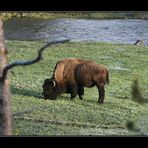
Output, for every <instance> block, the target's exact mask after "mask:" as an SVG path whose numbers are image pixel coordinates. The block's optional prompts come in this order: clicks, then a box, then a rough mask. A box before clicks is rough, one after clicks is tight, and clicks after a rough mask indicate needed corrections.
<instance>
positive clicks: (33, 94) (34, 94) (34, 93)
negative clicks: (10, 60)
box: [11, 86, 43, 99]
mask: <svg viewBox="0 0 148 148" xmlns="http://www.w3.org/2000/svg"><path fill="white" fill-rule="evenodd" d="M11 93H12V94H18V95H23V96H31V97H35V98H39V99H42V98H43V96H42V93H41V92H37V91H33V90H29V89H28V90H27V89H23V88H17V87H14V86H11Z"/></svg>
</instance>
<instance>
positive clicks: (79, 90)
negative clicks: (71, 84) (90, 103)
mask: <svg viewBox="0 0 148 148" xmlns="http://www.w3.org/2000/svg"><path fill="white" fill-rule="evenodd" d="M78 95H79V99H80V100H83V97H82V96H83V95H84V87H83V86H78Z"/></svg>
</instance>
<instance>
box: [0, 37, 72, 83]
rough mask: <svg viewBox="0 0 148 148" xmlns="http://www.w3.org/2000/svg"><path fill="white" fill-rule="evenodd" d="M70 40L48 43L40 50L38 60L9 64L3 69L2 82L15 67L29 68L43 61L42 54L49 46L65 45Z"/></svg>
mask: <svg viewBox="0 0 148 148" xmlns="http://www.w3.org/2000/svg"><path fill="white" fill-rule="evenodd" d="M69 41H70V39H65V40H59V41H51V42H48V43H47V44H46V45H45V46H43V47H42V48H40V49H39V50H38V55H37V57H36V58H34V59H33V60H30V61H15V62H13V63H10V64H7V65H6V66H5V67H4V69H3V73H2V76H1V78H0V79H1V80H5V78H6V76H7V73H8V71H9V70H10V69H12V68H13V67H16V66H27V65H31V64H34V63H37V62H38V61H40V60H41V59H42V52H43V50H44V49H45V48H47V47H48V46H50V45H55V44H59V43H65V42H69Z"/></svg>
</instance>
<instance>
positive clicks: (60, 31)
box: [4, 19, 148, 44]
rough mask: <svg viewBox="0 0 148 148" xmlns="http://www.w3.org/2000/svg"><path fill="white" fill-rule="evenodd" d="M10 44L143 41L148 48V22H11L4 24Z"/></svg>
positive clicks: (72, 20) (38, 20)
mask: <svg viewBox="0 0 148 148" xmlns="http://www.w3.org/2000/svg"><path fill="white" fill-rule="evenodd" d="M4 31H5V38H6V39H9V40H43V41H49V40H50V41H51V40H58V39H65V38H71V39H72V41H103V42H116V43H129V44H133V43H135V42H136V40H138V39H143V40H144V41H145V43H146V44H148V20H138V19H112V20H87V19H54V20H41V19H11V20H8V21H6V22H5V23H4Z"/></svg>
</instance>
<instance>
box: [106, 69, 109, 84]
mask: <svg viewBox="0 0 148 148" xmlns="http://www.w3.org/2000/svg"><path fill="white" fill-rule="evenodd" d="M106 82H107V84H109V70H108V69H107V68H106Z"/></svg>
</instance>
